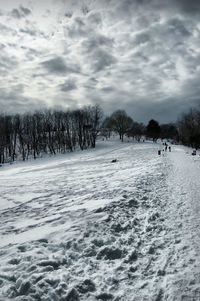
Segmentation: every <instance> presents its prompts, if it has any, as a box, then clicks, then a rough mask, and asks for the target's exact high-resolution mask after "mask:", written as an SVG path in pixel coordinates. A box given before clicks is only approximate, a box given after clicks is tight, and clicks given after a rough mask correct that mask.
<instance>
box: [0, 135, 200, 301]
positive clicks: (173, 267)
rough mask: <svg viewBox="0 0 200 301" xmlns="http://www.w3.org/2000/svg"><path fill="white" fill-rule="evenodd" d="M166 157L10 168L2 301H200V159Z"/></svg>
mask: <svg viewBox="0 0 200 301" xmlns="http://www.w3.org/2000/svg"><path fill="white" fill-rule="evenodd" d="M158 149H159V145H158V144H152V143H138V144H135V143H131V142H129V143H124V144H120V143H118V142H116V141H108V142H99V143H98V146H97V149H96V150H89V151H85V152H78V153H75V154H70V155H63V156H60V157H55V158H52V159H51V160H47V159H44V160H43V159H41V160H38V161H36V162H26V163H18V164H14V165H12V166H3V167H1V168H0V177H1V182H0V191H1V196H0V262H1V264H0V300H1V301H6V300H16V301H17V300H20V301H25V300H26V301H32V300H41V301H50V300H55V301H59V300H61V301H80V300H83V301H86V300H87V301H95V300H103V301H105V300H113V301H129V300H130V301H165V300H166V301H179V300H180V301H181V300H183V301H187V300H188V301H191V300H195V301H198V300H200V197H199V191H200V181H199V179H200V157H199V154H197V156H195V157H193V156H191V150H189V149H187V148H184V147H181V146H172V152H171V153H169V152H165V153H163V155H162V156H158V154H157V153H158ZM113 160H116V161H115V162H114V163H112V161H113Z"/></svg>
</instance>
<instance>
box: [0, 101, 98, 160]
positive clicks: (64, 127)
mask: <svg viewBox="0 0 200 301" xmlns="http://www.w3.org/2000/svg"><path fill="white" fill-rule="evenodd" d="M102 116H103V112H102V109H101V108H100V107H99V106H98V105H96V106H88V107H84V108H83V109H78V110H74V111H67V112H63V111H50V110H48V111H44V112H35V113H33V114H23V115H19V114H17V115H0V163H1V164H2V163H5V162H13V161H15V160H16V159H18V158H22V160H23V161H25V160H27V159H28V158H30V157H33V158H34V159H36V158H37V157H39V156H41V155H42V154H53V155H55V154H56V153H65V152H67V151H70V152H72V151H74V150H75V148H77V147H79V148H80V149H81V150H83V149H86V148H90V147H91V148H94V147H95V145H96V138H97V134H98V131H99V127H100V122H101V120H102Z"/></svg>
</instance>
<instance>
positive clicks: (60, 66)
mask: <svg viewBox="0 0 200 301" xmlns="http://www.w3.org/2000/svg"><path fill="white" fill-rule="evenodd" d="M41 65H42V66H43V67H44V68H45V69H46V70H47V71H49V72H50V73H55V74H57V75H63V74H66V73H77V72H80V69H79V66H77V65H73V64H68V65H67V64H66V61H65V59H64V58H63V57H59V56H57V57H54V58H52V59H49V60H47V61H44V62H42V63H41Z"/></svg>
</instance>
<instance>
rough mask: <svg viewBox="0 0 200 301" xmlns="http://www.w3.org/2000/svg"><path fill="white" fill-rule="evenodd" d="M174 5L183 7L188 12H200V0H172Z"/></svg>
mask: <svg viewBox="0 0 200 301" xmlns="http://www.w3.org/2000/svg"><path fill="white" fill-rule="evenodd" d="M171 4H172V5H176V6H178V8H181V9H183V10H184V11H185V12H186V13H187V12H190V13H197V12H200V2H199V0H192V1H188V0H173V1H172V0H171Z"/></svg>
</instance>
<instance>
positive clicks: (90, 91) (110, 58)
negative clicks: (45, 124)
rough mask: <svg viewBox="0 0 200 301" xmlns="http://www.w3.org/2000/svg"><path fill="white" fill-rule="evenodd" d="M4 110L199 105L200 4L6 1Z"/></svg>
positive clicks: (138, 116)
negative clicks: (84, 106) (95, 105)
mask: <svg viewBox="0 0 200 301" xmlns="http://www.w3.org/2000/svg"><path fill="white" fill-rule="evenodd" d="M0 74H1V77H0V111H1V112H9V113H12V112H25V111H32V110H35V109H40V108H45V107H57V108H61V107H64V108H71V109H72V108H76V107H80V106H83V105H88V104H96V103H98V104H100V105H101V106H102V108H103V109H104V111H105V113H107V114H109V113H111V112H113V111H114V110H116V109H125V110H126V111H127V113H128V114H129V115H131V116H132V117H133V118H134V119H135V120H137V121H143V122H147V121H148V120H149V119H150V118H155V119H157V120H159V121H160V122H169V121H175V120H176V118H177V116H179V114H180V113H181V112H184V111H185V110H187V109H188V108H190V107H192V106H197V105H200V1H199V0H196V1H195V0H193V1H191V0H190V1H188V0H168V1H166V0H101V1H100V0H34V1H33V0H32V1H31V0H30V1H29V0H6V1H5V0H0Z"/></svg>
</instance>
